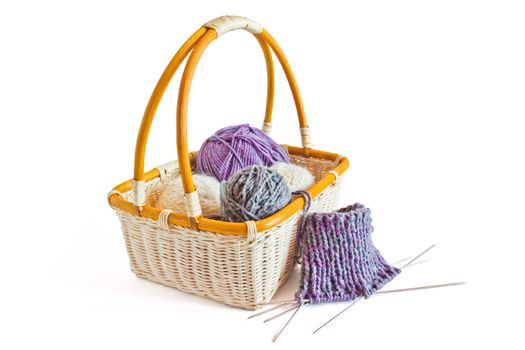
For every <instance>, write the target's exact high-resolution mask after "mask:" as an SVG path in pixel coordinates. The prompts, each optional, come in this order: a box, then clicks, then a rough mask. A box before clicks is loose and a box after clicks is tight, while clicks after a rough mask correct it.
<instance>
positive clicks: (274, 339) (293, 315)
mask: <svg viewBox="0 0 525 350" xmlns="http://www.w3.org/2000/svg"><path fill="white" fill-rule="evenodd" d="M304 304H305V302H304V301H303V302H302V303H301V304H300V305H299V306H298V307H297V310H295V312H294V313H293V314H292V316H291V317H290V318H289V319H288V321H286V323H285V324H284V326H283V328H281V329H280V330H279V332H277V334H276V335H275V337H273V339H272V342H273V343H275V341H276V340H277V338H279V336H280V335H281V333H282V332H283V331H284V330H285V328H286V327H287V326H288V324H290V322H291V321H292V319H293V318H294V317H295V315H296V314H297V312H298V311H299V310H300V309H301V307H302V306H303V305H304Z"/></svg>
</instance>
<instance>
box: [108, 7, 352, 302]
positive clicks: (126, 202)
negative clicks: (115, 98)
mask: <svg viewBox="0 0 525 350" xmlns="http://www.w3.org/2000/svg"><path fill="white" fill-rule="evenodd" d="M237 29H241V30H245V31H248V32H249V33H251V34H253V36H254V37H255V38H256V39H257V41H258V42H259V45H260V46H261V48H262V51H263V54H264V58H265V62H266V68H267V78H268V85H267V87H268V89H267V97H266V112H265V116H264V122H263V127H262V130H263V131H264V132H265V133H266V134H270V132H271V127H272V123H271V122H272V108H273V98H274V66H273V58H272V52H273V53H274V54H275V56H277V58H278V60H279V63H280V64H281V66H282V68H283V70H284V73H285V76H286V79H287V81H288V85H289V86H290V89H291V92H292V96H293V98H294V102H295V106H296V109H297V117H298V121H299V132H300V135H301V141H302V147H292V146H283V147H285V149H287V151H288V154H289V156H290V160H291V162H292V163H294V164H297V165H299V166H302V167H304V168H306V169H308V170H309V171H310V172H311V173H312V174H313V175H314V177H315V180H316V181H315V183H314V185H312V186H311V187H310V188H309V189H308V192H309V193H310V195H311V197H312V203H311V209H310V211H314V212H315V211H317V212H323V211H331V210H334V209H335V208H336V207H337V200H338V194H339V187H340V182H341V176H342V175H343V173H344V172H345V170H346V169H347V168H348V166H349V163H348V159H346V158H345V157H343V156H340V155H338V154H334V153H328V152H323V151H318V150H314V149H312V147H311V142H310V129H309V126H308V124H307V122H306V117H305V113H304V108H303V103H302V100H301V96H300V93H299V89H298V87H297V83H296V81H295V77H294V75H293V73H292V71H291V68H290V66H289V63H288V61H287V59H286V57H285V56H284V54H283V52H282V50H281V48H280V47H279V45H278V44H277V42H276V41H275V39H274V38H273V37H272V36H271V35H270V34H269V33H268V32H267V31H266V30H265V29H264V28H262V27H261V26H260V25H259V24H257V23H255V22H253V21H251V20H249V19H246V18H243V17H236V16H225V17H219V18H217V19H215V20H213V21H211V22H208V23H206V24H205V25H204V26H202V27H201V28H200V29H199V30H197V31H196V32H195V33H194V34H193V35H192V36H191V37H190V38H189V39H188V40H187V41H186V42H185V43H184V45H183V46H182V47H181V48H180V49H179V51H178V52H177V53H176V54H175V56H174V58H173V59H172V60H171V61H170V63H169V64H168V67H167V68H166V69H165V71H164V73H163V74H162V76H161V78H160V80H159V82H158V83H157V86H156V87H155V90H154V91H153V94H152V96H151V98H150V101H149V103H148V106H147V107H146V111H145V112H144V117H143V119H142V123H141V128H140V130H139V135H138V138H137V144H136V149H135V167H134V177H133V179H132V180H128V181H126V182H124V183H122V184H120V185H118V186H116V187H115V188H113V190H112V191H111V192H110V193H109V196H108V201H109V204H110V206H111V207H112V208H113V209H115V210H116V211H117V215H118V217H119V218H120V222H121V225H122V232H123V234H124V240H125V242H126V248H127V251H128V255H129V259H130V263H131V269H132V270H133V272H134V273H135V274H137V276H139V277H142V278H145V279H148V280H150V281H153V282H157V283H160V284H163V285H166V286H171V287H175V288H177V289H180V290H182V291H185V292H188V293H193V294H197V295H201V296H205V297H208V298H211V299H214V300H217V301H219V302H222V303H225V304H228V305H232V306H236V307H241V308H245V309H255V308H256V307H257V306H259V305H260V304H262V303H267V302H269V301H270V300H271V299H272V297H273V295H274V293H275V292H276V291H277V289H278V288H279V286H280V285H281V284H282V283H283V282H284V281H285V279H286V277H287V276H288V274H289V272H290V271H291V270H292V268H293V266H294V259H295V253H296V244H297V231H298V229H299V226H300V222H301V218H302V215H303V208H304V205H305V202H304V198H303V197H302V196H295V197H294V198H293V199H292V201H291V202H290V203H289V204H288V205H287V206H285V207H284V208H283V209H281V210H279V211H278V212H277V213H275V214H273V215H271V216H269V217H267V218H265V219H262V220H258V221H248V222H225V221H220V220H214V219H212V218H206V217H203V216H202V211H201V209H200V206H199V200H198V193H197V191H196V190H195V185H194V183H193V178H192V164H191V163H192V155H193V156H194V154H192V153H189V151H188V138H187V124H188V123H187V111H188V100H189V90H190V86H191V81H192V78H193V76H194V72H195V68H196V66H197V63H198V62H199V59H200V57H201V55H202V53H203V52H204V50H205V49H206V47H207V46H208V45H209V44H210V43H211V42H212V41H213V40H215V39H217V38H218V37H219V36H220V35H222V34H224V33H226V32H229V31H232V30H237ZM186 57H188V59H187V61H186V66H185V69H184V72H183V74H182V78H181V82H180V86H179V95H178V101H177V155H178V162H172V163H168V164H165V165H163V166H160V167H158V168H155V169H153V170H151V171H149V172H144V160H145V153H146V144H147V139H148V135H149V131H150V128H151V125H152V122H153V117H154V115H155V112H156V109H157V107H158V105H159V103H160V100H161V98H162V96H163V94H164V91H165V90H166V88H167V86H168V84H169V82H170V80H171V79H172V77H173V75H174V74H175V72H176V71H177V68H178V67H179V66H180V65H181V64H182V62H183V61H184V60H185V59H186ZM177 164H178V166H177ZM179 174H180V177H181V180H182V184H183V187H184V192H185V197H184V198H185V200H186V207H187V209H188V213H173V212H171V211H169V210H166V209H164V210H161V209H157V208H155V207H153V206H152V205H149V203H148V202H147V196H146V193H148V190H149V189H151V188H152V187H153V186H155V187H159V186H160V187H162V185H163V181H169V179H170V178H172V177H174V176H177V175H179ZM150 192H154V191H150Z"/></svg>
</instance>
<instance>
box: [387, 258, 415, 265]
mask: <svg viewBox="0 0 525 350" xmlns="http://www.w3.org/2000/svg"><path fill="white" fill-rule="evenodd" d="M409 259H412V257H411V256H409V257H408V258H404V259H401V260H398V261H396V262H393V263H392V264H390V265H397V264H401V263H402V262H404V261H407V260H409Z"/></svg>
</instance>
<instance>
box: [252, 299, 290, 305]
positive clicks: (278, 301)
mask: <svg viewBox="0 0 525 350" xmlns="http://www.w3.org/2000/svg"><path fill="white" fill-rule="evenodd" d="M296 302H297V300H295V299H290V300H276V301H270V302H269V303H262V304H257V305H261V306H262V305H276V304H292V303H296Z"/></svg>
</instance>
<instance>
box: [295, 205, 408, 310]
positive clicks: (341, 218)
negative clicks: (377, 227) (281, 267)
mask: <svg viewBox="0 0 525 350" xmlns="http://www.w3.org/2000/svg"><path fill="white" fill-rule="evenodd" d="M304 220H305V223H304V229H303V230H302V232H301V235H300V237H299V244H300V249H301V254H300V257H301V260H302V265H301V274H302V282H301V286H300V288H299V290H298V292H297V293H296V298H297V299H298V300H299V301H303V300H305V299H308V300H310V303H312V304H317V303H325V302H335V301H348V300H354V299H356V298H358V297H361V296H364V297H368V296H370V295H371V294H372V293H374V292H375V291H377V290H378V289H380V288H382V287H383V286H384V285H385V284H386V283H388V282H389V281H391V280H392V279H393V278H394V277H395V276H396V275H397V274H399V272H401V271H400V270H399V269H398V268H396V267H393V266H390V265H388V264H387V262H386V261H385V259H384V258H383V257H382V256H381V254H380V253H379V251H378V250H377V249H376V248H375V246H374V244H373V243H372V239H371V233H372V231H373V228H372V225H371V223H372V219H371V217H370V209H368V208H365V206H364V205H362V204H359V203H356V204H354V205H350V206H348V207H346V208H342V209H339V210H337V211H334V212H330V213H314V214H310V215H308V216H307V217H306V218H305V219H304Z"/></svg>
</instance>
